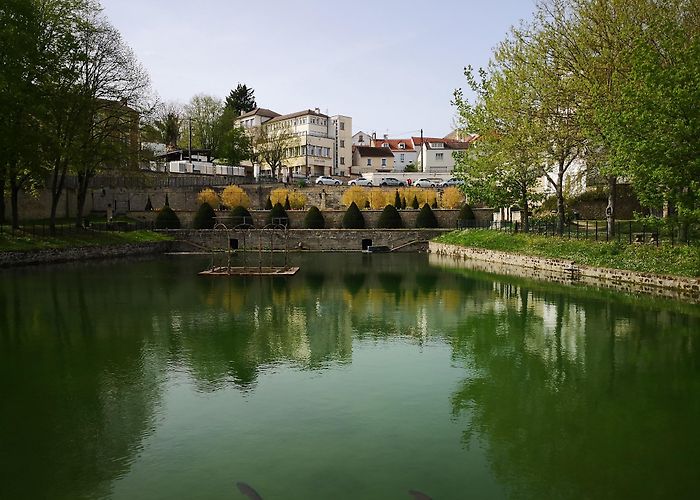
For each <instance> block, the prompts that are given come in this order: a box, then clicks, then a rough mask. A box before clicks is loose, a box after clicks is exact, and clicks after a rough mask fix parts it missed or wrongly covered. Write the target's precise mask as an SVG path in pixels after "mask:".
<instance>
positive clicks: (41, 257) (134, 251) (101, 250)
mask: <svg viewBox="0 0 700 500" xmlns="http://www.w3.org/2000/svg"><path fill="white" fill-rule="evenodd" d="M170 246H171V242H169V241H163V242H158V243H129V244H125V245H117V246H91V247H74V248H51V249H46V250H32V251H28V252H0V267H13V266H24V265H31V264H53V263H58V262H69V261H81V260H88V259H107V258H115V257H131V256H137V255H150V254H159V253H165V252H167V251H169V250H170Z"/></svg>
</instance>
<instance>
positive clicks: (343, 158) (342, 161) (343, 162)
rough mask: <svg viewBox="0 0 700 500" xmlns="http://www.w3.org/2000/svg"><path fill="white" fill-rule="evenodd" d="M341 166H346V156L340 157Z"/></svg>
mask: <svg viewBox="0 0 700 500" xmlns="http://www.w3.org/2000/svg"><path fill="white" fill-rule="evenodd" d="M340 164H341V165H345V157H344V156H341V157H340Z"/></svg>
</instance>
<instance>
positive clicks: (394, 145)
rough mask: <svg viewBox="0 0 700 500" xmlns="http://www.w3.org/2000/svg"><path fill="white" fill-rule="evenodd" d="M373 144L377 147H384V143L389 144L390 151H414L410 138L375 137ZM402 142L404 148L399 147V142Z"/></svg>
mask: <svg viewBox="0 0 700 500" xmlns="http://www.w3.org/2000/svg"><path fill="white" fill-rule="evenodd" d="M374 143H375V145H376V146H378V147H386V146H384V144H385V143H386V144H388V145H389V149H391V150H392V151H398V152H403V151H415V150H416V148H414V147H413V141H412V140H411V139H379V138H377V139H376V140H375V141H374ZM401 143H404V144H405V145H406V147H405V148H403V149H402V148H400V147H399V144H401Z"/></svg>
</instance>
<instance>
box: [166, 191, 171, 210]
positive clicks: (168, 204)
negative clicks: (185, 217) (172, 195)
mask: <svg viewBox="0 0 700 500" xmlns="http://www.w3.org/2000/svg"><path fill="white" fill-rule="evenodd" d="M165 206H166V207H169V206H170V200H169V199H168V193H165Z"/></svg>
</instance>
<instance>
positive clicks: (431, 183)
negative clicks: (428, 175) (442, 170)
mask: <svg viewBox="0 0 700 500" xmlns="http://www.w3.org/2000/svg"><path fill="white" fill-rule="evenodd" d="M413 185H414V186H416V187H419V188H434V187H435V179H418V180H417V181H416V182H414V183H413Z"/></svg>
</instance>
